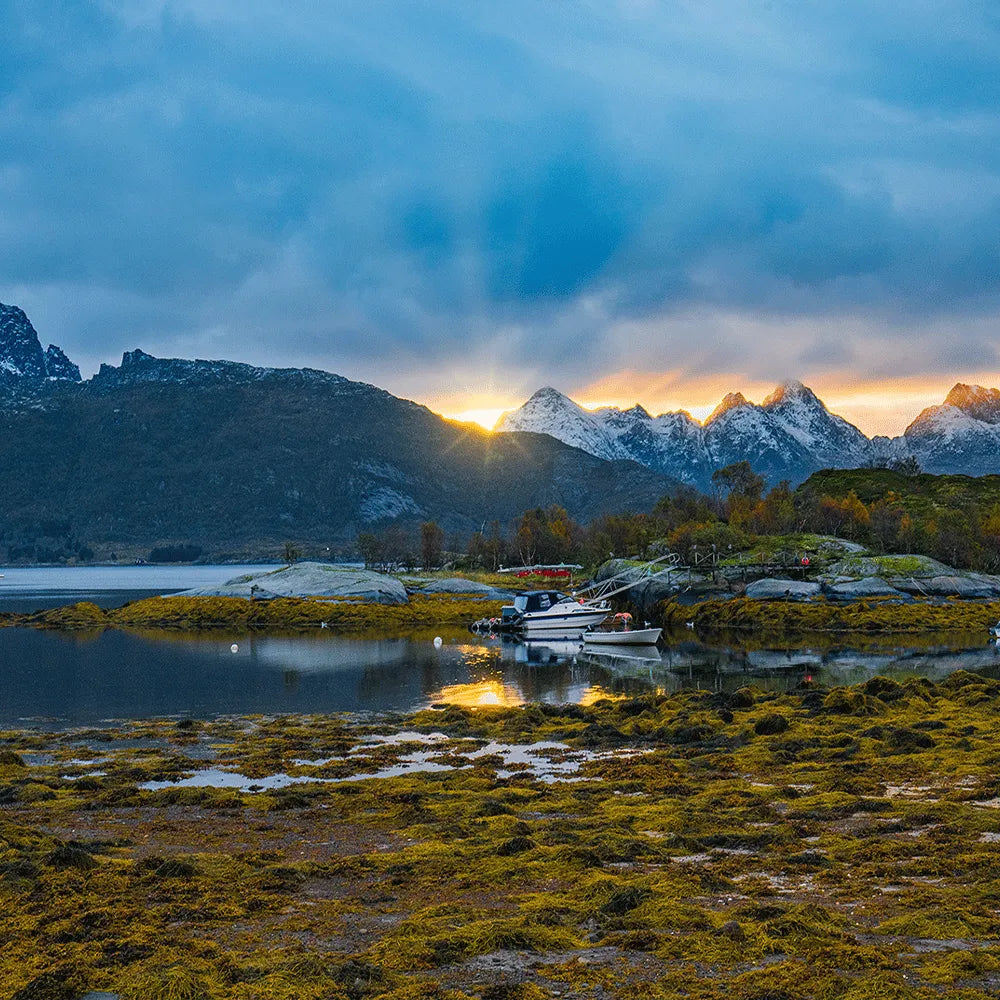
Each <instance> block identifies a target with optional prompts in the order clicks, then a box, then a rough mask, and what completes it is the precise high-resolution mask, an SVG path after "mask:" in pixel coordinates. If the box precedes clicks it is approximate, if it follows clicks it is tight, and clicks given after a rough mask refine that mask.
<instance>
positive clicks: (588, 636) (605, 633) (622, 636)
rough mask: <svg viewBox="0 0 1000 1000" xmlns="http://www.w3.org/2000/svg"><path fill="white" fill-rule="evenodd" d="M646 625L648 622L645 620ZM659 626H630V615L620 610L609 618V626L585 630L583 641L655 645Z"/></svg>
mask: <svg viewBox="0 0 1000 1000" xmlns="http://www.w3.org/2000/svg"><path fill="white" fill-rule="evenodd" d="M646 624H647V625H648V624H649V622H646ZM662 631H663V629H661V628H632V616H631V615H630V614H629V613H628V612H627V611H620V612H619V613H618V614H617V615H615V616H614V618H612V619H611V627H610V628H608V629H601V630H599V631H596V632H595V631H590V630H588V631H586V632H584V633H583V641H584V642H586V643H591V644H597V645H600V646H655V645H656V643H657V641H658V640H659V638H660V633H661V632H662Z"/></svg>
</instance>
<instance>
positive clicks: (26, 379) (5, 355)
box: [0, 302, 80, 385]
mask: <svg viewBox="0 0 1000 1000" xmlns="http://www.w3.org/2000/svg"><path fill="white" fill-rule="evenodd" d="M46 379H58V380H64V381H70V382H79V381H80V369H79V368H78V367H77V366H76V365H75V364H73V362H72V361H70V360H69V358H67V357H66V355H65V354H64V353H63V352H62V350H61V349H60V348H58V347H56V346H55V344H49V348H48V350H47V351H43V350H42V345H41V343H40V342H39V340H38V334H37V333H36V332H35V328H34V327H33V326H32V325H31V320H29V319H28V317H27V316H26V315H25V313H24V311H23V310H22V309H18V307H17V306H8V305H4V303H2V302H0V384H5V385H18V384H20V383H29V384H30V383H32V382H43V381H45V380H46Z"/></svg>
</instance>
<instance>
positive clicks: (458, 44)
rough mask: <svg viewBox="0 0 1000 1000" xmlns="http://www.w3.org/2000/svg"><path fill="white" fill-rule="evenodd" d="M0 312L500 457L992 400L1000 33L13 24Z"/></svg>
mask: <svg viewBox="0 0 1000 1000" xmlns="http://www.w3.org/2000/svg"><path fill="white" fill-rule="evenodd" d="M0 37H2V38H3V59H2V61H0V301H4V302H7V303H13V304H16V305H20V306H21V307H22V308H23V309H25V311H26V312H27V313H28V315H29V316H30V317H31V319H32V321H33V322H34V325H35V327H36V328H37V329H38V331H39V334H40V336H41V337H42V339H43V343H48V342H50V341H51V342H55V343H57V344H59V345H60V346H62V347H63V348H64V349H65V350H66V351H67V353H68V354H69V355H70V357H71V358H73V359H74V360H76V361H77V362H78V363H79V364H80V365H81V368H83V370H84V373H85V375H86V374H88V373H90V372H93V371H94V370H96V368H97V367H98V365H99V364H100V363H101V362H113V363H117V362H118V360H119V359H120V356H121V352H122V351H125V350H130V349H132V348H135V347H142V348H143V349H144V350H146V351H148V352H150V353H153V354H156V355H159V356H166V357H208V358H231V359H234V360H240V361H248V362H251V363H253V364H261V365H279V366H296V367H297V366H312V367H317V368H322V369H326V370H329V371H336V372H338V373H340V374H343V375H346V376H348V377H349V378H354V379H359V380H362V381H366V382H371V383H374V384H376V385H380V386H382V387H384V388H387V389H389V390H390V391H392V392H394V393H396V394H397V395H401V396H405V397H407V398H411V399H416V400H418V401H420V402H424V403H426V404H427V405H429V406H431V407H432V408H433V409H435V410H438V411H439V412H444V413H446V414H449V415H456V414H473V415H476V416H478V417H479V418H480V419H482V420H484V421H486V422H489V421H490V419H492V416H495V415H496V414H497V413H498V412H499V411H500V410H502V409H504V408H509V407H513V406H516V405H518V404H519V403H520V402H522V401H523V400H524V399H525V398H526V397H527V396H529V395H530V394H531V393H532V392H533V391H534V390H535V389H537V388H539V387H540V386H543V385H553V386H555V387H556V388H559V389H561V390H562V391H564V392H566V393H568V394H569V395H571V396H573V398H575V399H577V400H578V401H580V402H582V403H585V404H587V405H598V404H605V403H613V404H618V405H623V406H628V405H631V404H632V403H634V402H636V401H639V402H641V403H643V405H645V406H646V408H647V409H649V410H650V411H651V412H654V413H655V412H661V411H663V410H667V409H676V408H680V407H684V408H686V409H688V410H690V411H691V412H692V413H694V414H695V415H696V416H704V415H706V414H707V413H708V412H709V411H710V410H711V409H712V407H713V406H714V405H715V403H717V402H718V400H719V399H720V398H721V396H722V395H723V394H724V393H725V392H727V391H731V390H741V391H743V392H744V394H745V395H747V396H748V397H750V398H753V399H758V400H759V399H760V398H762V397H763V396H764V395H765V394H766V393H767V392H768V391H769V390H770V389H771V388H772V387H773V386H774V385H775V384H777V383H779V382H782V381H785V380H787V379H791V378H798V379H801V380H802V381H804V382H806V383H807V384H808V385H810V386H812V387H813V388H814V389H815V390H816V391H817V392H818V393H819V394H820V396H821V397H822V398H823V399H824V400H825V401H826V402H827V404H828V405H829V406H830V407H831V409H834V410H835V411H837V412H840V413H842V414H843V415H844V416H847V417H848V418H850V419H853V420H855V422H857V423H858V424H859V426H861V427H862V429H864V430H866V431H869V432H883V433H884V432H889V433H898V432H900V431H901V430H902V429H903V427H904V426H905V425H906V423H907V422H908V421H909V420H910V419H912V417H913V416H915V415H916V413H917V412H918V411H919V410H920V409H921V408H922V407H923V406H926V405H930V404H932V403H936V402H940V401H941V399H942V398H943V396H944V394H945V393H946V392H947V390H948V388H949V387H950V386H951V385H952V384H953V383H954V382H955V381H959V380H961V381H967V382H979V383H980V384H987V385H997V384H998V383H1000V359H998V346H1000V337H998V335H1000V322H998V317H1000V7H998V6H997V5H996V4H995V3H991V2H970V0H910V2H908V3H902V2H891V3H890V2H882V0H866V2H864V3H861V2H860V0H841V2H838V3H836V4H831V3H820V2H816V0H794V2H793V0H743V2H741V0H717V2H713V0H709V2H705V0H698V2H673V3H666V2H662V3H661V2H655V0H507V2H505V3H491V2H487V3H471V4H470V3H468V2H457V0H455V2H451V0H396V2H388V0H363V2H362V0H337V2H336V3H333V4H316V3H303V2H300V0H286V2H284V3H282V4H274V3H271V2H267V3H265V2H261V0H238V2H237V0H197V2H194V0H190V2H189V0H177V2H173V0H166V2H164V0H129V2H115V0H103V2H102V0H92V2H80V3H71V4H67V3H57V2H52V0H6V2H5V3H3V4H0Z"/></svg>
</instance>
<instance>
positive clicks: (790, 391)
mask: <svg viewBox="0 0 1000 1000" xmlns="http://www.w3.org/2000/svg"><path fill="white" fill-rule="evenodd" d="M795 402H803V403H810V404H816V403H819V404H820V405H821V406H822V405H823V404H822V403H820V401H819V398H818V397H817V395H816V393H814V392H813V391H812V389H810V388H809V386H807V385H803V384H802V383H801V382H799V381H798V379H791V380H789V381H788V382H782V383H781V385H779V386H777V387H776V388H775V390H774V391H773V392H772V393H771V395H770V396H768V397H767V398H766V399H765V400H764V403H763V405H764V406H766V407H770V406H778V405H779V404H780V403H795Z"/></svg>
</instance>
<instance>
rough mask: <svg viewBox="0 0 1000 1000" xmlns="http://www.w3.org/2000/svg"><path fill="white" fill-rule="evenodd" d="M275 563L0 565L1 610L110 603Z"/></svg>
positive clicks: (221, 579)
mask: <svg viewBox="0 0 1000 1000" xmlns="http://www.w3.org/2000/svg"><path fill="white" fill-rule="evenodd" d="M276 568H277V567H275V566H272V565H268V566H263V565H259V564H256V563H255V564H253V565H239V566H234V565H230V566H148V565H141V566H14V567H5V566H0V573H2V574H3V579H0V612H3V611H16V612H21V613H26V612H31V611H40V610H42V609H44V608H57V607H59V606H60V605H62V604H75V603H76V602H77V601H92V602H93V603H94V604H97V605H99V606H100V607H102V608H114V607H118V606H120V605H122V604H124V603H125V602H126V601H137V600H140V599H141V598H143V597H154V596H156V595H157V594H175V593H177V592H178V591H181V590H192V589H194V588H195V587H215V586H218V585H219V584H222V583H225V582H226V581H227V580H231V579H232V578H233V577H235V576H242V575H243V574H244V573H254V572H256V573H260V572H266V571H267V570H269V569H276Z"/></svg>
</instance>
